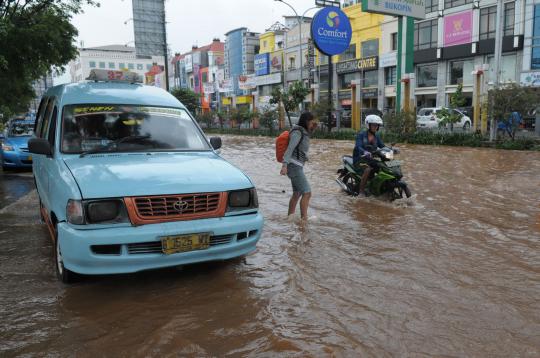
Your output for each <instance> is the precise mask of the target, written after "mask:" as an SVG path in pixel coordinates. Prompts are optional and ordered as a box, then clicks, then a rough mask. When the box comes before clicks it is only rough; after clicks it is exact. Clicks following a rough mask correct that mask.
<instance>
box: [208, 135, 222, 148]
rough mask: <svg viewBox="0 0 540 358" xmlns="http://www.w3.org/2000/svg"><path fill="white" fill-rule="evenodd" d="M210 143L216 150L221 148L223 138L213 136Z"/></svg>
mask: <svg viewBox="0 0 540 358" xmlns="http://www.w3.org/2000/svg"><path fill="white" fill-rule="evenodd" d="M210 145H211V146H212V148H214V150H218V149H219V148H221V138H220V137H211V138H210Z"/></svg>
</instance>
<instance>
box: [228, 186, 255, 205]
mask: <svg viewBox="0 0 540 358" xmlns="http://www.w3.org/2000/svg"><path fill="white" fill-rule="evenodd" d="M228 206H229V210H243V209H253V208H258V207H259V200H258V197H257V190H256V189H255V188H251V189H246V190H236V191H231V192H230V193H229V205H228Z"/></svg>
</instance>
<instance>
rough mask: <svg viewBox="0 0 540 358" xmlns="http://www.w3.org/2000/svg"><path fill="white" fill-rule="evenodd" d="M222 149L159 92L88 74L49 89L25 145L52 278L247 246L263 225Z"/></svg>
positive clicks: (202, 257)
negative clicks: (50, 250) (50, 252)
mask: <svg viewBox="0 0 540 358" xmlns="http://www.w3.org/2000/svg"><path fill="white" fill-rule="evenodd" d="M220 147H221V139H220V138H210V139H209V140H208V139H207V138H206V136H205V135H204V133H203V132H202V130H201V129H200V127H199V126H198V125H197V123H196V122H195V120H194V119H193V117H192V116H191V115H190V113H189V112H188V111H187V109H186V108H185V107H184V106H183V105H182V104H181V103H180V102H179V101H178V100H177V99H176V98H175V97H173V96H172V95H170V94H169V93H167V92H166V91H164V90H162V89H159V88H157V87H150V86H144V85H140V84H133V83H120V82H104V81H103V82H100V81H96V82H83V83H78V84H69V85H61V86H56V87H53V88H51V89H50V90H48V91H47V93H46V94H45V95H44V96H43V98H42V100H41V104H40V106H39V112H38V114H37V123H36V133H35V138H33V139H31V140H30V141H29V149H30V151H31V152H32V155H33V161H34V163H33V169H34V176H35V180H36V186H37V191H38V193H39V199H40V210H41V216H42V219H43V220H44V221H45V223H46V224H47V226H48V228H49V232H50V234H51V237H52V239H53V242H54V245H55V247H56V250H55V253H56V254H55V258H56V268H57V274H58V277H59V278H60V279H61V280H62V281H63V282H70V281H72V280H73V279H74V278H76V277H77V274H85V275H98V274H119V273H130V272H137V271H142V270H149V269H157V268H162V267H169V266H177V265H184V264H190V263H195V262H203V261H212V260H226V259H231V258H234V257H238V256H243V255H246V254H249V253H250V252H252V251H254V250H255V247H256V243H257V241H258V240H259V238H260V236H261V230H262V226H263V218H262V216H261V214H260V212H259V210H258V201H257V192H256V190H255V187H254V185H253V182H252V181H251V180H250V179H249V178H248V177H247V176H246V175H245V174H244V173H242V172H241V171H240V170H239V169H237V168H236V167H234V166H233V165H231V164H230V163H228V162H227V161H225V160H224V159H223V158H221V157H220V156H219V155H218V153H216V150H217V149H219V148H220Z"/></svg>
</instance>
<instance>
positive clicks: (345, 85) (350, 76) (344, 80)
mask: <svg viewBox="0 0 540 358" xmlns="http://www.w3.org/2000/svg"><path fill="white" fill-rule="evenodd" d="M355 77H356V75H355V74H354V73H347V74H344V75H340V76H339V84H340V88H341V89H349V88H351V82H352V80H354V78H355Z"/></svg>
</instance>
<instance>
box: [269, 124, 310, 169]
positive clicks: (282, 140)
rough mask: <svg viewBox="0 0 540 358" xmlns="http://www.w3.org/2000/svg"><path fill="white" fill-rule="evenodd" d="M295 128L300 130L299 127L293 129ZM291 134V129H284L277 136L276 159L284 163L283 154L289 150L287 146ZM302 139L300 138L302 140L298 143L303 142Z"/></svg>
mask: <svg viewBox="0 0 540 358" xmlns="http://www.w3.org/2000/svg"><path fill="white" fill-rule="evenodd" d="M293 130H298V129H293ZM291 132H292V131H291ZM289 135H290V132H289V131H284V132H283V133H281V134H280V135H279V136H278V137H277V138H276V159H277V161H278V162H279V163H283V156H284V155H285V152H286V151H287V147H288V146H289ZM302 139H304V133H302ZM302 139H300V142H299V143H298V145H300V143H302ZM296 148H298V146H296ZM296 148H295V150H296Z"/></svg>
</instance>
